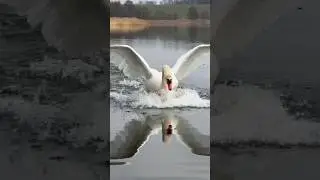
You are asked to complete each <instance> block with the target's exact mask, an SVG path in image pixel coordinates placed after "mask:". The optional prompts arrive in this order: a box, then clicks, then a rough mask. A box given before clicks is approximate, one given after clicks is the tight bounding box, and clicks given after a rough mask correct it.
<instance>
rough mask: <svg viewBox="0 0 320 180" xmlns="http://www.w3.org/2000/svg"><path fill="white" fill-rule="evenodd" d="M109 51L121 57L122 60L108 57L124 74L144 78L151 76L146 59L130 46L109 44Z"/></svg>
mask: <svg viewBox="0 0 320 180" xmlns="http://www.w3.org/2000/svg"><path fill="white" fill-rule="evenodd" d="M110 52H111V53H117V54H118V55H120V56H122V57H123V61H121V60H119V59H116V58H110V61H111V62H112V63H114V64H115V65H117V66H118V68H119V69H120V70H122V71H123V73H124V74H125V75H126V76H128V77H145V78H146V79H149V78H150V77H151V76H152V73H151V69H150V67H149V65H148V63H147V62H146V60H145V59H144V58H143V57H142V56H141V55H140V54H138V53H137V52H136V51H135V50H134V49H133V48H132V47H130V46H128V45H110Z"/></svg>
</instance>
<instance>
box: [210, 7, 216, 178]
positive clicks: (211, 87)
mask: <svg viewBox="0 0 320 180" xmlns="http://www.w3.org/2000/svg"><path fill="white" fill-rule="evenodd" d="M213 9H214V8H213V7H212V2H211V1H210V179H214V170H213V167H214V165H213V163H214V154H212V150H211V148H212V146H211V144H212V140H213V139H214V137H212V135H213V134H214V133H212V132H211V131H212V130H213V128H211V121H212V117H213V116H212V115H213V111H214V109H213V107H212V100H213V93H214V82H215V81H214V78H213V76H214V73H213V71H212V69H214V67H213V66H214V63H211V62H212V61H216V59H215V55H214V39H213V34H214V33H213V18H212V14H214V13H212V10H213Z"/></svg>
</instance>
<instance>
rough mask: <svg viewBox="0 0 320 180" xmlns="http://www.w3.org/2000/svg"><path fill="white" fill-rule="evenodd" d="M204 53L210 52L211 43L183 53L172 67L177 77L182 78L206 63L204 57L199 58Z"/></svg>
mask: <svg viewBox="0 0 320 180" xmlns="http://www.w3.org/2000/svg"><path fill="white" fill-rule="evenodd" d="M204 53H210V44H201V45H198V46H196V47H194V48H192V49H191V50H189V51H188V52H187V53H185V54H183V55H182V56H181V57H180V58H179V59H178V60H177V62H176V64H175V65H174V66H173V67H172V70H173V72H174V73H175V75H176V77H177V79H178V80H182V79H183V78H185V77H186V76H188V75H189V74H190V73H191V72H193V71H194V70H195V69H197V68H198V67H199V66H200V65H202V64H205V63H204V61H203V59H201V58H199V57H200V56H201V55H203V54H204Z"/></svg>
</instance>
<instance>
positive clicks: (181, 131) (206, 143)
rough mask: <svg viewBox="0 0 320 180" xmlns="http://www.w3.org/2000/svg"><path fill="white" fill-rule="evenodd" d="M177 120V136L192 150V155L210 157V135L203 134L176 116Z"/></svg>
mask: <svg viewBox="0 0 320 180" xmlns="http://www.w3.org/2000/svg"><path fill="white" fill-rule="evenodd" d="M176 118H177V119H178V120H179V121H178V123H177V126H176V129H177V134H178V135H179V136H180V138H181V140H182V141H183V142H184V143H185V144H186V145H187V146H188V147H189V148H191V151H192V153H194V154H198V155H204V156H210V135H204V134H201V133H200V132H199V131H198V130H197V129H196V128H194V127H192V126H191V125H190V124H189V123H188V121H187V120H185V119H183V118H182V117H179V116H176Z"/></svg>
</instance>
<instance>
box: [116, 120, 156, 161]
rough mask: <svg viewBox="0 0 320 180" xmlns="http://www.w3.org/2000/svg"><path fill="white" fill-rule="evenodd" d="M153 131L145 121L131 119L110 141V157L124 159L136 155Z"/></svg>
mask: <svg viewBox="0 0 320 180" xmlns="http://www.w3.org/2000/svg"><path fill="white" fill-rule="evenodd" d="M151 131H152V129H151V128H150V126H149V125H148V124H146V123H145V122H144V121H138V120H132V121H130V122H129V123H128V124H126V126H125V128H124V130H123V131H120V132H119V134H117V135H116V136H115V138H114V140H112V141H111V142H110V159H124V158H130V157H132V156H133V155H135V154H136V153H137V152H138V149H139V147H140V146H141V145H142V144H143V143H144V142H145V141H146V139H147V137H148V136H149V135H150V133H151Z"/></svg>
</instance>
